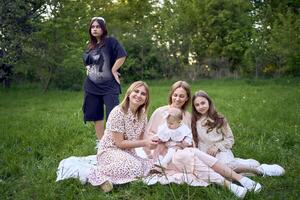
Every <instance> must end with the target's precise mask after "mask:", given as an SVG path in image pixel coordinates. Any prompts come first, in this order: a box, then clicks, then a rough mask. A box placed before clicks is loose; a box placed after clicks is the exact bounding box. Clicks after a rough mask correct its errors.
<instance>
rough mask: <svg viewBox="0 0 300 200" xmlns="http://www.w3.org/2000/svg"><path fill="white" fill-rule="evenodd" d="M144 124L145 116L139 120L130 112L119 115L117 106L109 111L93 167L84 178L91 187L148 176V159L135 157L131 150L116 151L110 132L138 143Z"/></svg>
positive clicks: (149, 162) (151, 164) (149, 166)
mask: <svg viewBox="0 0 300 200" xmlns="http://www.w3.org/2000/svg"><path fill="white" fill-rule="evenodd" d="M146 123H147V118H146V116H143V117H142V119H141V120H140V121H139V120H138V119H137V118H136V117H135V116H134V115H133V113H132V112H131V111H130V110H128V113H127V114H125V113H123V112H122V110H121V107H120V106H117V107H115V108H114V109H113V110H112V111H111V113H110V115H109V118H108V121H107V123H106V130H105V133H104V136H103V138H102V139H101V142H100V148H99V149H98V153H97V166H96V167H95V168H93V169H91V171H90V174H89V176H88V181H89V182H90V183H91V184H92V185H94V186H96V185H101V184H102V183H104V182H105V181H110V182H111V183H113V184H123V183H127V182H131V181H134V180H136V178H138V177H144V176H146V175H148V174H149V171H150V169H151V168H152V166H153V161H152V160H149V159H143V158H140V157H138V156H137V155H136V152H135V150H134V149H120V148H118V147H117V146H116V145H115V144H114V142H113V138H112V132H117V133H120V134H123V135H124V138H125V139H126V140H131V141H134V140H139V139H140V137H141V136H142V134H143V133H144V131H145V126H146Z"/></svg>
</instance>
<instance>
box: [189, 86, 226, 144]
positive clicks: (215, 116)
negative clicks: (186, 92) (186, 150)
mask: <svg viewBox="0 0 300 200" xmlns="http://www.w3.org/2000/svg"><path fill="white" fill-rule="evenodd" d="M197 97H203V98H205V99H207V101H208V105H209V108H208V111H207V117H208V118H210V119H212V120H213V121H210V120H207V122H206V123H205V124H204V126H206V127H208V129H207V133H209V132H210V131H212V130H213V129H214V128H217V132H218V130H219V129H220V128H222V127H223V125H225V124H226V121H225V119H224V117H223V116H222V115H220V114H219V113H218V112H217V110H216V108H215V106H214V103H213V101H212V100H211V98H210V97H209V96H208V94H207V93H206V92H204V91H202V90H199V91H197V92H196V93H195V94H194V95H193V97H192V124H191V127H192V133H193V139H194V142H195V144H196V146H198V134H197V121H198V120H199V119H200V118H201V117H202V115H201V114H200V113H199V112H198V111H197V110H196V108H195V106H194V101H195V99H196V98H197Z"/></svg>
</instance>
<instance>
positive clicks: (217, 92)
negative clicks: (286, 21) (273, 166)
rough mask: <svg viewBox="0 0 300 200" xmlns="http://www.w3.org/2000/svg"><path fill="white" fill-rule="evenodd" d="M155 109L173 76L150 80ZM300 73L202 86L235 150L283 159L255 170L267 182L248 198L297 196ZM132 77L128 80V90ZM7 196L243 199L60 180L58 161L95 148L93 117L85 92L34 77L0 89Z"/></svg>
mask: <svg viewBox="0 0 300 200" xmlns="http://www.w3.org/2000/svg"><path fill="white" fill-rule="evenodd" d="M148 84H149V86H150V92H151V93H150V98H151V101H150V110H149V116H150V114H151V113H152V112H153V111H154V110H155V108H157V107H159V106H162V105H165V104H166V103H167V95H168V91H169V87H170V85H171V84H172V82H170V81H151V82H148ZM299 86H300V82H299V79H277V80H260V79H257V80H252V79H249V80H234V81H233V80H218V81H215V80H203V81H199V82H193V83H191V87H192V92H193V93H194V92H195V91H196V90H199V89H203V90H205V91H207V92H208V93H209V95H210V96H211V97H212V98H213V100H214V102H215V105H216V107H217V109H218V111H220V112H221V113H222V114H224V115H225V116H226V118H227V119H228V121H229V123H230V125H231V128H232V130H233V132H234V135H235V145H234V149H233V151H234V153H235V155H236V156H238V157H242V158H254V159H257V160H259V161H260V162H263V163H278V164H280V165H282V166H283V167H284V168H285V170H286V174H285V175H284V176H282V177H253V179H255V180H256V181H258V182H260V183H261V184H262V185H263V189H262V191H261V192H260V193H259V194H253V193H249V194H247V197H246V199H297V197H299V195H300V193H299V188H298V186H299V184H300V182H299V181H300V179H299V170H300V158H299V151H300V146H299V144H300V135H299V120H300V105H299V101H298V99H299V98H300V91H299V88H300V87H299ZM127 87H128V85H124V86H123V91H125V90H126V88H127ZM0 97H1V98H0V121H1V123H0V140H1V143H0V158H1V159H0V165H1V168H0V193H1V199H130V200H131V199H149V200H150V199H157V200H159V199H187V200H189V199H211V200H215V199H236V198H235V197H234V195H233V194H231V192H229V191H228V190H226V189H224V188H221V187H218V186H209V187H191V186H188V185H176V184H171V185H160V184H157V185H154V186H147V185H145V184H143V183H141V182H139V181H137V182H133V183H130V184H126V185H121V186H116V187H115V188H114V190H113V191H112V192H111V193H109V194H104V193H102V192H101V191H100V189H99V188H98V187H92V186H91V185H89V184H86V185H81V184H80V182H79V181H78V180H75V179H70V180H64V181H60V182H55V179H56V169H57V167H58V164H59V162H60V161H61V160H62V159H64V158H67V157H69V156H87V155H92V154H95V153H96V151H95V149H94V147H95V139H96V137H95V132H94V128H93V125H92V124H84V123H83V120H82V111H81V106H82V101H83V94H82V92H74V91H58V90H50V91H48V92H47V93H42V92H41V90H39V89H37V88H35V87H32V86H30V85H24V86H19V87H13V88H12V89H11V90H8V91H7V90H3V89H0Z"/></svg>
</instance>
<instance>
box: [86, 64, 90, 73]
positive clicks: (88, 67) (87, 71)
mask: <svg viewBox="0 0 300 200" xmlns="http://www.w3.org/2000/svg"><path fill="white" fill-rule="evenodd" d="M85 68H86V75H89V71H90V70H91V66H90V65H87V66H85Z"/></svg>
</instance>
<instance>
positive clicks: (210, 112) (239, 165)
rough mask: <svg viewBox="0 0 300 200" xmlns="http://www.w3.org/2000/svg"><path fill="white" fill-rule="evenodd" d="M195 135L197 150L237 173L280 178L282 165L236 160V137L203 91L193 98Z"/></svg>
mask: <svg viewBox="0 0 300 200" xmlns="http://www.w3.org/2000/svg"><path fill="white" fill-rule="evenodd" d="M192 133H193V138H194V142H195V144H196V146H197V147H198V148H199V149H200V150H201V151H203V152H206V153H207V154H209V155H211V156H214V157H216V158H217V159H218V161H219V162H220V163H223V164H226V165H227V166H228V167H230V168H231V169H233V170H234V171H236V172H246V173H247V172H250V173H254V174H261V175H264V176H281V175H283V174H284V172H285V171H284V169H283V168H282V167H281V166H279V165H276V164H274V165H268V164H262V165H260V163H259V162H258V161H256V160H254V159H240V158H235V157H234V155H233V153H232V151H231V148H232V146H233V143H234V137H233V134H232V131H231V128H230V126H229V124H228V123H227V121H226V119H225V118H224V117H223V116H221V115H220V114H219V113H218V112H217V111H216V109H215V106H214V104H213V102H212V100H211V98H210V97H209V96H208V95H207V93H206V92H204V91H201V90H200V91H198V92H196V93H195V95H194V96H193V97H192Z"/></svg>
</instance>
